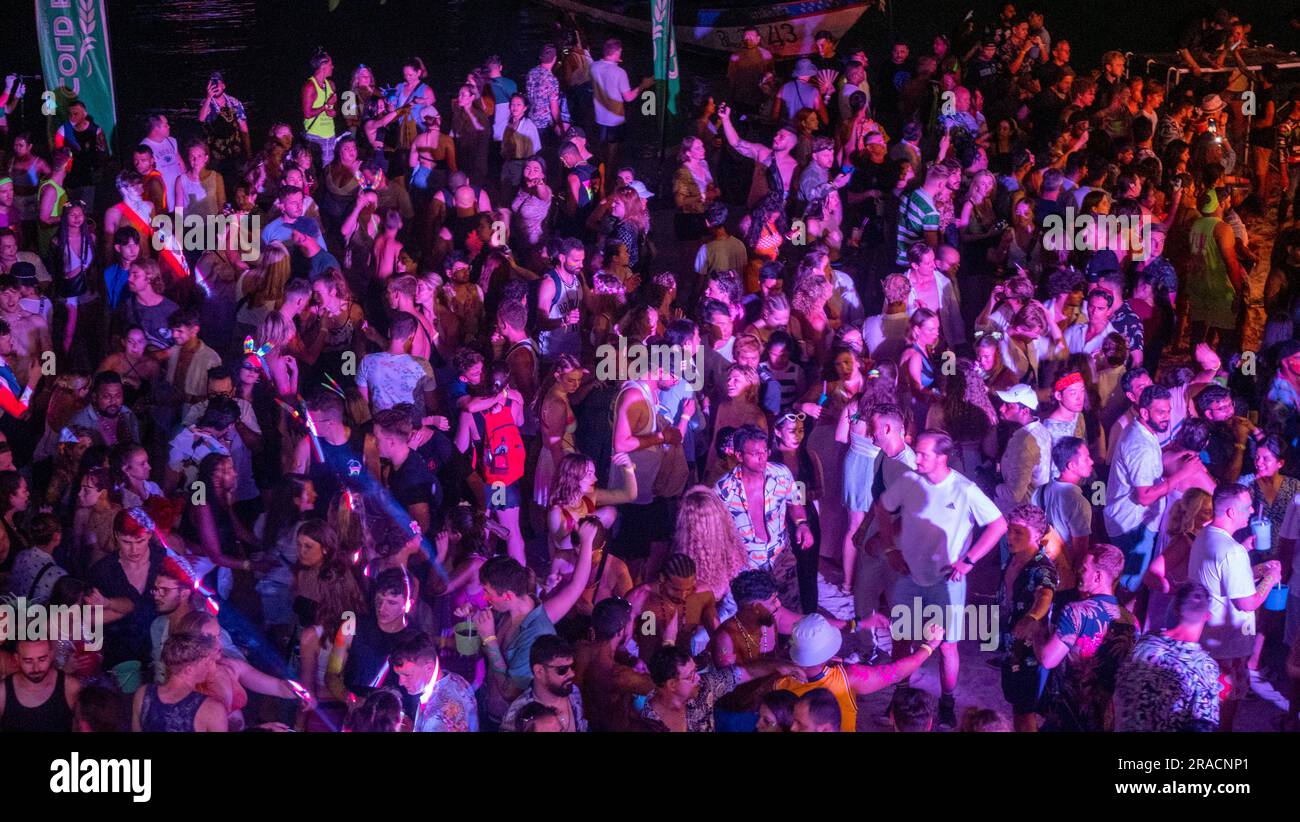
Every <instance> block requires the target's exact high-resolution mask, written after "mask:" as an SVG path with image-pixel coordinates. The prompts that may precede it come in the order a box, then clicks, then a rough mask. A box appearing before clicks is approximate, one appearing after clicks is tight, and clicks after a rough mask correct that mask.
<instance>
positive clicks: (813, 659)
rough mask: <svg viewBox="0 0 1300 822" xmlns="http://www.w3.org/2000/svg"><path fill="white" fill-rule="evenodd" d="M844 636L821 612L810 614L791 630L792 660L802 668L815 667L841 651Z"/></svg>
mask: <svg viewBox="0 0 1300 822" xmlns="http://www.w3.org/2000/svg"><path fill="white" fill-rule="evenodd" d="M843 641H844V638H843V637H842V636H840V632H839V631H838V630H837V629H835V628H834V627H832V626H831V624H830V623H829V622H827V621H826V617H824V616H822V615H821V614H808V615H807V616H805V617H804V618H803V619H801V620H799V621H798V622H796V623H795V624H794V630H793V631H791V632H790V660H791V661H792V662H794V664H795V665H798V666H799V667H801V668H815V667H816V666H818V665H821V664H823V663H825V662H826V661H827V660H829V659H830V658H831V657H833V656H835V655H836V654H837V653H839V650H840V644H841V643H842V642H843Z"/></svg>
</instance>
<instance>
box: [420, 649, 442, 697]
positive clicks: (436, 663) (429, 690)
mask: <svg viewBox="0 0 1300 822" xmlns="http://www.w3.org/2000/svg"><path fill="white" fill-rule="evenodd" d="M440 673H442V660H441V659H439V658H438V657H436V656H435V657H434V658H433V676H431V677H429V684H427V685H425V686H424V691H423V692H422V693H421V694H420V704H421V705H428V704H429V700H430V699H432V698H433V686H434V685H437V684H438V675H439V674H440Z"/></svg>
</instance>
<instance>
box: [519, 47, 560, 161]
mask: <svg viewBox="0 0 1300 822" xmlns="http://www.w3.org/2000/svg"><path fill="white" fill-rule="evenodd" d="M556 59H557V54H556V51H555V46H553V45H551V44H549V43H548V44H546V45H544V46H542V51H541V54H540V55H539V56H538V60H539V61H540V65H537V66H533V68H532V70H531V71H529V72H528V76H527V77H526V78H524V94H525V96H526V97H528V119H530V120H532V121H533V125H535V126H537V133H538V134H539V135H541V137H542V140H543V141H544V143H545V144H546V145H547V146H548V147H550V146H553V145H554V144H555V143H556V142H557V140H558V136H559V135H558V134H556V133H555V131H556V129H558V128H562V127H563V124H562V123H561V122H560V81H559V80H558V79H557V78H556V76H555V61H556Z"/></svg>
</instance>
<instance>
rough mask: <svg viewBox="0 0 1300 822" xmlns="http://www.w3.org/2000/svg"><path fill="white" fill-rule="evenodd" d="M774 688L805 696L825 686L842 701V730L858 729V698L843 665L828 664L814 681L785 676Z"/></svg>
mask: <svg viewBox="0 0 1300 822" xmlns="http://www.w3.org/2000/svg"><path fill="white" fill-rule="evenodd" d="M772 688H773V689H774V690H779V691H790V692H791V693H793V694H794V695H795V696H803V695H804V694H806V693H808V692H809V691H811V690H814V689H816V688H825V689H827V690H828V691H830V692H831V693H833V694H835V701H836V702H838V703H840V730H841V731H843V732H844V733H853V732H854V731H856V730H857V729H858V698H857V695H855V694H854V693H853V689H852V688H851V687H849V675H848V672H846V671H845V670H844V666H843V665H837V664H833V665H827V666H826V670H825V672H823V674H822V676H820V677H818V678H817V679H816V680H815V681H813V682H800V681H799V680H797V679H795V678H794V677H790V676H783V677H781V678H780V679H778V680H777V681H776V684H775V685H773V686H772Z"/></svg>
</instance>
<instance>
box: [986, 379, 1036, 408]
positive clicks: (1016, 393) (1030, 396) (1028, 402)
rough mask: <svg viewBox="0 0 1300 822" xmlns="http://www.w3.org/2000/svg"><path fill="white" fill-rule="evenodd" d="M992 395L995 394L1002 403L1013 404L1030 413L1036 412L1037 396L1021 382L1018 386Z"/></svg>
mask: <svg viewBox="0 0 1300 822" xmlns="http://www.w3.org/2000/svg"><path fill="white" fill-rule="evenodd" d="M994 393H996V394H997V395H998V399H1000V400H1002V401H1003V402H1015V403H1019V404H1021V405H1023V406H1025V407H1026V408H1028V409H1030V410H1032V411H1037V410H1038V394H1037V393H1035V392H1034V389H1032V388H1030V387H1029V386H1027V385H1025V384H1024V383H1023V382H1022V383H1020V384H1018V385H1013V386H1011V387H1010V388H1008V389H1007V390H1005V391H996V392H994Z"/></svg>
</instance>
